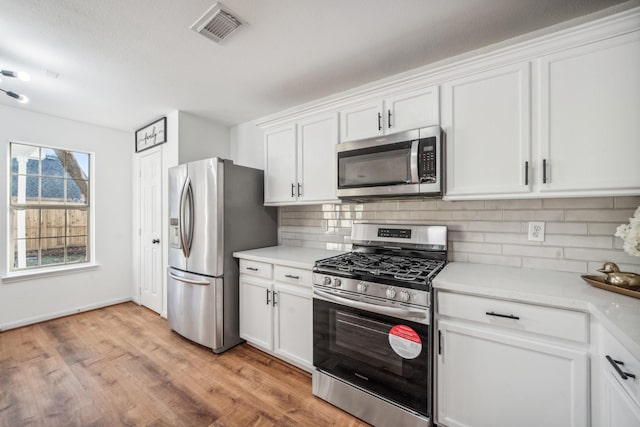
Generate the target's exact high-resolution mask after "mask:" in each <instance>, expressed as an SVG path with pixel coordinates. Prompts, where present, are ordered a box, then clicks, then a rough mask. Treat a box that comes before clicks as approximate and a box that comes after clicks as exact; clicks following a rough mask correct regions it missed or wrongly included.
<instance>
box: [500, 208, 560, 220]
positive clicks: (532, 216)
mask: <svg viewBox="0 0 640 427" xmlns="http://www.w3.org/2000/svg"><path fill="white" fill-rule="evenodd" d="M503 218H504V220H505V221H562V220H563V219H564V211H561V210H528V211H522V210H520V211H507V210H505V211H504V216H503Z"/></svg>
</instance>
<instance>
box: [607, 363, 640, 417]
mask: <svg viewBox="0 0 640 427" xmlns="http://www.w3.org/2000/svg"><path fill="white" fill-rule="evenodd" d="M616 375H617V374H616V373H615V372H612V371H610V370H609V369H605V370H604V371H603V377H602V409H601V410H602V427H638V426H640V406H638V403H637V402H634V401H633V399H632V398H631V397H630V396H629V395H628V394H627V393H626V392H625V391H624V389H623V388H622V386H621V385H620V384H619V383H618V379H617V378H616Z"/></svg>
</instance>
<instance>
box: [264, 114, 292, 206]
mask: <svg viewBox="0 0 640 427" xmlns="http://www.w3.org/2000/svg"><path fill="white" fill-rule="evenodd" d="M264 138H265V139H264V150H265V151H264V158H265V161H264V202H265V203H283V202H294V201H295V200H296V191H297V183H298V181H297V180H296V126H295V125H289V126H285V127H282V128H278V129H273V130H269V131H267V132H265V135H264Z"/></svg>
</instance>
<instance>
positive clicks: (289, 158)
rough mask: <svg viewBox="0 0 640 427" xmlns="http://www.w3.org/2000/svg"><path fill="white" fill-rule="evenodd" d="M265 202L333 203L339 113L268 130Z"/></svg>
mask: <svg viewBox="0 0 640 427" xmlns="http://www.w3.org/2000/svg"><path fill="white" fill-rule="evenodd" d="M264 141H265V170H264V174H265V181H264V182H265V192H264V202H265V205H279V206H282V205H291V204H297V203H329V202H336V201H338V200H337V198H336V153H335V146H336V144H337V142H338V115H337V113H329V114H319V115H316V116H313V117H310V118H307V119H304V120H300V121H298V122H296V123H293V124H289V125H286V126H283V127H278V128H275V129H269V130H267V131H266V132H265V139H264Z"/></svg>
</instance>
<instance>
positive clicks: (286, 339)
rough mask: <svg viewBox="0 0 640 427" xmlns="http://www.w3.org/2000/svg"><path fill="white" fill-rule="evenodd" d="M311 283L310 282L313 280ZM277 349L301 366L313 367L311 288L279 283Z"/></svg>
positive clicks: (281, 354) (275, 313) (276, 301)
mask: <svg viewBox="0 0 640 427" xmlns="http://www.w3.org/2000/svg"><path fill="white" fill-rule="evenodd" d="M309 285H310V284H309ZM274 289H275V292H276V296H275V312H274V322H273V323H274V334H275V340H274V353H275V354H277V355H280V356H282V357H284V358H286V359H288V360H291V361H292V362H295V363H296V364H298V365H299V366H301V367H305V368H307V370H311V369H312V367H313V327H312V320H313V319H312V316H313V304H312V298H311V288H310V287H308V288H307V287H302V286H294V285H285V284H282V283H276V284H275V287H274Z"/></svg>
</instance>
